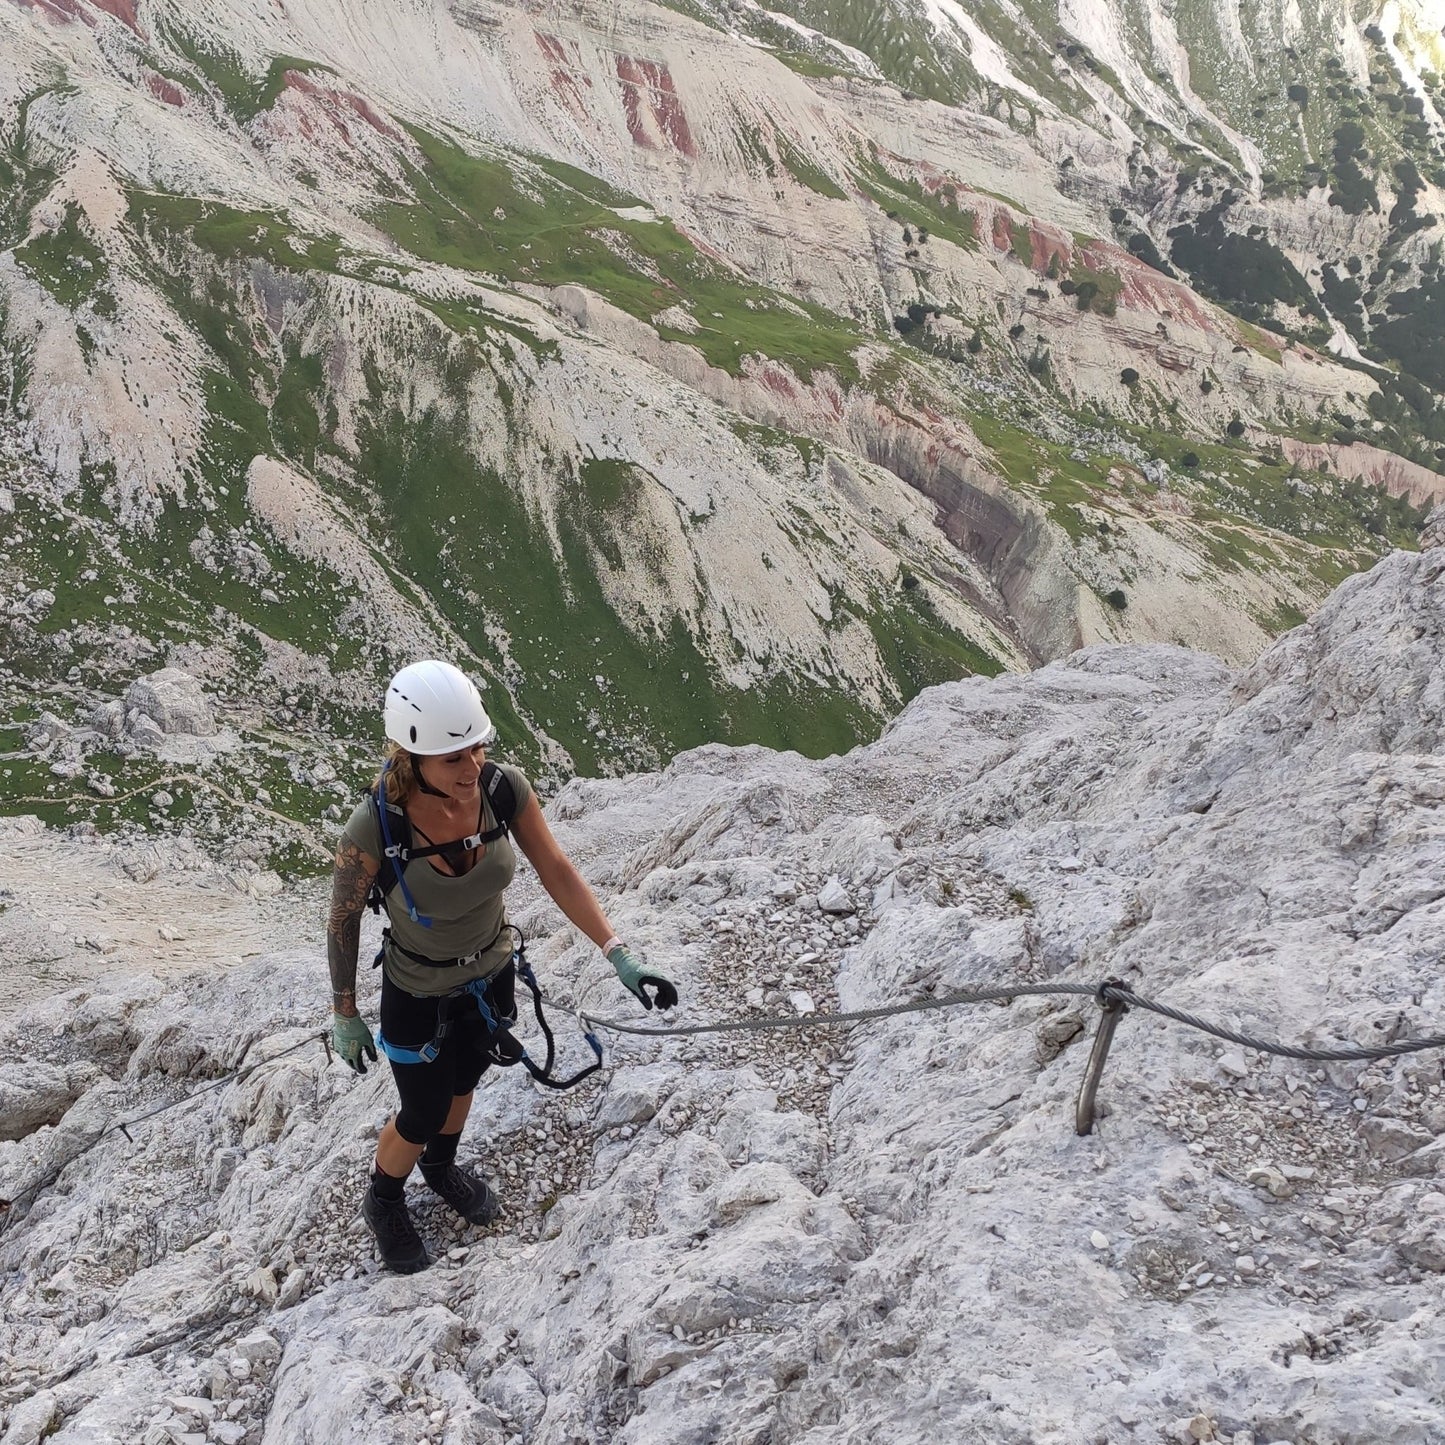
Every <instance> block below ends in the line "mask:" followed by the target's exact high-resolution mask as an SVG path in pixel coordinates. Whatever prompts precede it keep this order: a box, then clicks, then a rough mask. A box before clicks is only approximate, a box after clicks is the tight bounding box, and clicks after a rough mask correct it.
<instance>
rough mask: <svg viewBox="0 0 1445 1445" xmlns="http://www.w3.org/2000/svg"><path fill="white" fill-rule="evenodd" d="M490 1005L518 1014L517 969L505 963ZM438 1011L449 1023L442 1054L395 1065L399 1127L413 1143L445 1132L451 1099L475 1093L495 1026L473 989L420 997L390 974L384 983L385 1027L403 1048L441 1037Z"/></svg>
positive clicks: (501, 1015) (490, 990) (503, 1013)
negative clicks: (425, 1061) (485, 1017)
mask: <svg viewBox="0 0 1445 1445" xmlns="http://www.w3.org/2000/svg"><path fill="white" fill-rule="evenodd" d="M486 998H487V1005H488V1007H489V1008H490V1009H491V1010H492V1013H493V1014H494V1015H495V1016H496V1017H497V1018H498V1019H500V1020H502V1021H504V1022H507V1023H515V1022H516V1018H517V972H516V969H515V968H514V967H513V966H512V965H511V964H510V963H508V964H506V965H505V966H504V967H503V968H501V969H500V970H499V971H498V972H497V973H495V974H493V976H492V979H491V981H490V982H489V983H488V985H487V994H486ZM439 1013H440V1014H442V1016H444V1017H445V1019H446V1022H447V1032H446V1037H445V1038H444V1039H443V1040H442V1046H441V1052H440V1053H439V1054H438V1055H437V1056H436V1058H435V1059H433V1060H432V1062H431V1063H429V1064H398V1063H396V1062H395V1061H394V1060H393V1061H392V1064H391V1073H392V1077H393V1078H394V1079H395V1080H396V1089H397V1093H399V1094H400V1095H401V1108H400V1109H399V1110H398V1111H397V1115H396V1131H397V1133H398V1134H400V1135H401V1137H402V1138H403V1139H405V1140H406V1141H407V1143H408V1144H425V1143H427V1142H428V1141H429V1140H430V1139H431V1138H433V1137H434V1136H435V1135H437V1134H440V1133H441V1131H442V1125H443V1124H445V1123H446V1120H447V1114H448V1112H449V1111H450V1110H451V1107H452V1100H453V1099H454V1098H456V1097H457V1096H458V1095H460V1094H470V1093H471V1092H472V1090H473V1089H475V1088H476V1087H477V1082H478V1080H479V1079H480V1078H481V1077H482V1075H483V1074H484V1073H486V1071H487V1069H488V1068H489V1067H490V1066H491V1063H492V1059H491V1057H490V1055H489V1053H488V1051H487V1044H488V1040H489V1038H490V1035H491V1030H489V1029H488V1028H487V1025H486V1023H485V1022H484V1021H483V1019H482V1011H481V1009H480V1008H478V1007H477V1000H476V999H475V998H474V997H473V996H472V995H471V994H469V993H464V994H459V995H458V996H457V997H455V998H449V997H448V996H447V995H445V994H441V995H430V996H427V997H418V996H417V995H416V994H413V993H407V991H406V990H405V989H403V988H398V987H397V985H396V984H394V983H393V982H392V981H391V980H390V979H389V978H385V977H383V979H382V981H381V1031H382V1033H383V1034H384V1035H385V1036H386V1041H387V1042H388V1043H392V1044H396V1045H397V1046H398V1047H399V1048H403V1049H420V1048H423V1047H425V1046H426V1045H427V1044H429V1043H431V1041H432V1040H433V1039H434V1038H435V1037H436V1034H437V1024H438V1022H439Z"/></svg>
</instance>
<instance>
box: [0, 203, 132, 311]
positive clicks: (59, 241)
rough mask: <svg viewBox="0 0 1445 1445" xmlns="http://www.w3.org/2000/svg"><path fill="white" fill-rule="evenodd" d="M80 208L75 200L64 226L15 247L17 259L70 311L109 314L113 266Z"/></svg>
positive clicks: (112, 304)
mask: <svg viewBox="0 0 1445 1445" xmlns="http://www.w3.org/2000/svg"><path fill="white" fill-rule="evenodd" d="M81 219H82V212H81V209H80V206H79V205H78V204H77V203H76V202H74V201H72V202H71V203H70V204H69V205H67V206H66V208H65V215H64V216H63V217H62V219H61V222H60V225H59V226H58V227H56V229H55V230H53V231H42V232H41V233H40V234H39V235H37V236H34V237H32V238H31V239H30V240H29V241H27V242H26V243H25V245H23V246H17V247H16V248H15V259H16V260H17V261H18V262H19V263H20V265H21V266H22V267H23V268H24V270H25V271H26V272H27V273H28V274H29V275H30V276H32V277H34V279H35V280H36V281H38V282H39V283H40V284H41V285H42V286H43V287H45V289H46V290H47V291H48V292H50V294H51V295H52V296H53V297H55V299H56V300H57V301H58V302H59V303H60V304H61V305H62V306H64V307H65V308H66V309H67V310H68V311H74V310H76V309H77V308H78V307H81V306H86V305H88V306H90V308H91V309H92V310H94V311H97V312H100V313H101V314H105V313H107V312H109V311H112V310H113V309H114V307H115V298H114V296H113V295H112V294H111V291H110V286H109V281H110V267H109V265H108V263H107V262H106V259H105V255H104V253H103V252H102V251H101V249H100V247H99V246H97V245H96V244H95V242H94V241H92V240H91V239H90V237H89V236H88V235H87V234H86V232H85V230H84V228H83V226H82V225H81Z"/></svg>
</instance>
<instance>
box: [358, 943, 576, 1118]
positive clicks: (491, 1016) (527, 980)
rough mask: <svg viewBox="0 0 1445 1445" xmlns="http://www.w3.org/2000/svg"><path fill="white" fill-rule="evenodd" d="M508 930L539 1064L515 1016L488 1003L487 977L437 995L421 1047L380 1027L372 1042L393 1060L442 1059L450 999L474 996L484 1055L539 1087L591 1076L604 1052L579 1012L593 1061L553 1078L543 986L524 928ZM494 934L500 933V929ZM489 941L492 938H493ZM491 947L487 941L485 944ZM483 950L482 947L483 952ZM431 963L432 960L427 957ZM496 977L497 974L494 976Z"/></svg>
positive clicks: (567, 1085)
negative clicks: (539, 1042) (537, 1033)
mask: <svg viewBox="0 0 1445 1445" xmlns="http://www.w3.org/2000/svg"><path fill="white" fill-rule="evenodd" d="M508 929H510V930H511V932H512V933H513V934H514V935H515V936H516V945H515V947H514V948H513V949H512V958H511V964H512V967H513V969H515V971H516V975H517V977H518V978H520V979H521V980H522V982H523V983H524V984H526V985H527V988H528V989H529V990H530V991H531V994H532V1009H533V1012H534V1013H535V1014H536V1016H537V1026H538V1027H539V1028H540V1029H541V1030H542V1037H543V1038H544V1039H545V1040H546V1041H547V1056H546V1059H545V1061H544V1062H543V1063H541V1064H540V1065H539V1064H538V1063H537V1061H536V1060H535V1059H533V1058H532V1056H531V1055H530V1054H529V1053H528V1052H527V1050H526V1048H525V1047H524V1046H523V1045H522V1043H521V1042H520V1041H519V1040H518V1039H517V1037H516V1035H514V1034H513V1033H512V1032H511V1026H512V1025H513V1024H515V1023H516V1022H517V1018H516V1015H515V1014H513V1015H512V1016H511V1017H510V1018H509V1017H507V1016H505V1015H500V1014H498V1013H497V1011H496V1010H495V1009H494V1008H493V1007H492V1005H491V1004H490V1003H489V1002H488V999H487V994H488V991H489V989H490V986H491V983H492V979H491V978H474V979H472V980H470V981H469V982H468V983H464V984H461V985H460V986H459V987H457V988H454V989H452V990H451V991H450V992H449V993H445V994H443V995H441V997H440V999H439V1001H438V1005H437V1023H436V1032H435V1033H434V1034H433V1035H432V1037H431V1039H430V1040H429V1041H428V1042H427V1043H425V1044H423V1045H421V1047H420V1048H414V1049H413V1048H405V1047H403V1046H402V1045H400V1044H394V1043H392V1041H391V1040H390V1039H388V1038H386V1037H385V1036H384V1035H383V1034H382V1033H381V1032H380V1031H378V1033H377V1035H376V1046H377V1048H379V1049H380V1050H381V1051H382V1052H383V1053H384V1054H385V1055H386V1056H387V1058H388V1059H390V1060H391V1061H392V1063H394V1064H431V1063H435V1062H436V1060H437V1059H438V1058H439V1057H440V1055H441V1051H442V1047H443V1045H444V1044H445V1043H446V1037H447V1034H448V1032H449V1031H450V1029H451V1026H452V1023H453V1022H454V1021H455V1015H454V1014H453V1012H452V1010H451V1008H450V1007H449V1005H450V1003H451V1001H452V1000H454V999H461V998H472V999H474V1000H475V1001H476V1005H477V1009H478V1011H479V1012H480V1013H481V1016H482V1022H483V1024H485V1025H486V1028H487V1042H486V1052H487V1057H488V1059H489V1060H490V1061H491V1062H492V1063H494V1064H497V1065H499V1066H500V1067H502V1068H504V1069H506V1068H511V1067H512V1065H514V1064H521V1065H522V1066H523V1067H524V1068H525V1069H526V1070H527V1072H528V1073H529V1074H531V1076H532V1078H533V1079H534V1080H535V1081H536V1082H537V1083H538V1084H540V1085H542V1087H543V1088H547V1089H558V1090H562V1089H571V1088H574V1087H575V1086H576V1085H578V1084H580V1083H581V1082H582V1080H583V1079H587V1078H591V1076H592V1075H593V1074H595V1073H597V1071H598V1070H599V1069H601V1068H602V1067H603V1064H604V1062H605V1055H604V1053H603V1050H602V1045H601V1043H600V1042H599V1040H598V1038H597V1035H596V1033H595V1032H594V1031H593V1030H591V1029H589V1028H588V1027H587V1025H586V1023H585V1022H584V1021H583V1018H582V1015H581V1014H580V1013H578V1014H577V1020H578V1025H579V1027H580V1028H581V1029H582V1036H583V1038H585V1039H586V1040H587V1043H588V1045H589V1046H590V1048H591V1049H592V1052H593V1054H594V1055H596V1057H595V1059H594V1060H593V1062H592V1063H590V1064H589V1065H588V1066H587V1067H586V1068H585V1069H581V1070H579V1071H578V1072H577V1073H575V1074H572V1075H571V1076H570V1077H568V1078H566V1079H558V1078H554V1077H553V1075H552V1066H553V1064H554V1063H555V1061H556V1057H557V1041H556V1039H555V1037H554V1036H553V1033H552V1029H551V1026H550V1025H549V1024H548V1022H547V1015H546V1013H545V1012H544V1011H543V1008H542V988H541V985H540V984H539V983H538V982H537V975H536V974H535V973H533V972H532V966H531V964H529V963H528V962H527V940H526V936H525V935H524V934H523V933H522V930H521V929H520V928H518V927H517V926H516V925H515V924H512V923H508V924H504V925H503V931H504V932H505V931H506V930H508ZM497 937H498V938H500V937H501V934H500V933H499V934H498V935H497ZM492 942H493V943H495V942H496V939H493V940H492ZM490 946H491V945H490V944H489V945H488V947H490ZM483 951H485V950H483ZM378 957H379V955H378ZM426 961H427V962H433V960H430V959H428V960H426ZM493 977H495V975H493Z"/></svg>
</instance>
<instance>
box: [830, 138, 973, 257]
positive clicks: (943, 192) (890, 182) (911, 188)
mask: <svg viewBox="0 0 1445 1445" xmlns="http://www.w3.org/2000/svg"><path fill="white" fill-rule="evenodd" d="M853 180H854V184H855V185H856V186H857V187H858V189H859V190H860V191H861V192H862V193H863V194H864V195H865V196H867V197H868V198H869V199H870V200H872V201H873V202H874V203H875V204H877V205H879V206H881V207H882V208H883V210H884V211H886V212H888V213H889V214H890V215H892V216H893V217H894V218H895V219H897V220H901V221H905V222H907V223H908V224H909V225H911V226H912V227H914V229H915V230H916V229H919V228H921V229H923V230H925V231H928V232H930V233H931V234H932V235H935V236H941V237H942V238H943V239H944V240H946V241H952V242H953V244H954V245H955V246H958V247H960V248H961V249H962V250H965V251H973V250H977V249H978V217H977V216H976V215H975V214H974V213H973V212H972V211H969V210H961V209H960V208H959V206H958V205H957V204H956V203H957V201H958V198H959V197H960V196H961V195H964V194H966V193H965V192H964V191H963V189H962V188H961V187H959V186H957V185H955V184H954V183H953V182H951V181H950V182H945V183H944V185H943V186H941V187H940V188H939V190H938V192H937V193H936V194H935V193H932V192H929V191H926V190H924V188H923V186H922V185H920V184H919V182H918V181H916V180H913V179H908V180H902V179H900V178H899V177H897V176H895V175H894V174H893V173H892V172H891V171H889V170H887V169H886V168H885V167H884V166H883V165H881V164H880V163H879V162H878V161H877V160H876V159H870V160H868V161H867V162H865V163H863V164H862V165H861V166H860V167H859V169H858V170H857V171H855V173H854V176H853Z"/></svg>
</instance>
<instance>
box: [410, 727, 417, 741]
mask: <svg viewBox="0 0 1445 1445" xmlns="http://www.w3.org/2000/svg"><path fill="white" fill-rule="evenodd" d="M411 740H412V742H415V741H416V728H415V727H413V728H412V730H411Z"/></svg>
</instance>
